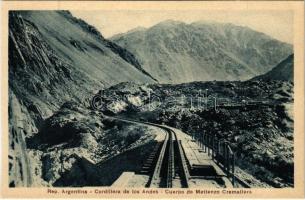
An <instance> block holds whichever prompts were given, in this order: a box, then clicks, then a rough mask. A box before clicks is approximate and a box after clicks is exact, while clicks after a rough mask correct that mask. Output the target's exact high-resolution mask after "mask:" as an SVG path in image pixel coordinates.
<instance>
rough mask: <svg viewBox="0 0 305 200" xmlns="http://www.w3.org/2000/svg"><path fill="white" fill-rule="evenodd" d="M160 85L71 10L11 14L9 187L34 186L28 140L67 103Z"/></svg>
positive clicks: (116, 46)
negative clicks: (124, 87) (107, 89)
mask: <svg viewBox="0 0 305 200" xmlns="http://www.w3.org/2000/svg"><path fill="white" fill-rule="evenodd" d="M131 80H132V81H135V82H149V83H153V82H155V80H153V78H152V77H151V76H150V75H149V74H148V73H147V72H145V71H144V70H143V69H142V67H141V65H140V64H139V62H138V61H137V59H136V58H135V56H134V55H133V54H132V53H130V52H129V51H127V50H126V49H124V48H122V47H120V46H118V45H117V44H114V43H113V42H111V41H109V40H106V39H105V38H103V36H102V35H101V34H100V33H99V32H98V31H97V30H96V29H95V28H94V27H92V26H90V25H88V24H86V23H85V22H84V21H82V20H80V19H76V18H74V17H73V16H72V15H71V14H70V13H69V12H67V11H11V12H10V13H9V96H10V98H9V122H10V137H9V142H10V154H9V163H10V186H12V187H13V186H29V185H31V180H30V178H29V177H28V176H27V175H28V174H29V173H30V172H29V171H30V169H29V168H28V166H29V165H27V160H28V158H27V152H26V149H27V147H26V144H25V142H24V139H25V138H27V137H30V136H32V135H33V134H36V133H37V132H39V130H40V129H41V128H42V127H43V124H44V120H45V119H46V118H48V117H50V116H51V115H52V114H53V113H54V112H55V111H57V110H58V109H60V107H61V105H62V104H63V103H64V102H66V101H70V100H71V101H74V102H77V103H79V104H82V105H84V104H86V103H85V102H87V101H86V100H88V99H89V98H91V96H92V94H94V92H95V91H96V90H97V89H100V88H103V87H104V86H109V85H112V84H115V83H119V82H121V81H131Z"/></svg>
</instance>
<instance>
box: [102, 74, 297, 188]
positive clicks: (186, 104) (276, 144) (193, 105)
mask: <svg viewBox="0 0 305 200" xmlns="http://www.w3.org/2000/svg"><path fill="white" fill-rule="evenodd" d="M206 89H208V90H206ZM102 94H103V96H102V101H103V103H104V104H105V105H107V104H109V103H111V102H113V101H114V100H115V101H116V102H120V103H121V104H123V103H124V104H125V105H126V106H125V109H122V110H120V112H113V110H111V109H109V108H107V107H102V108H101V110H103V111H105V112H106V111H108V112H112V113H113V114H120V113H121V114H122V115H123V116H128V117H129V118H133V117H134V118H135V119H137V120H139V119H140V120H141V121H149V122H154V123H158V124H166V125H169V126H172V127H176V128H178V129H180V130H183V131H184V132H185V133H188V134H190V135H191V134H198V133H202V132H203V131H204V132H205V133H209V134H211V135H214V136H216V137H218V138H221V139H225V140H227V141H229V143H230V145H231V148H232V150H233V151H234V152H235V153H236V154H235V155H236V166H238V167H240V168H241V169H243V170H245V171H246V172H247V173H248V174H251V175H252V176H253V177H254V178H255V179H257V182H262V183H264V185H265V184H267V185H268V186H269V187H292V186H293V182H294V181H293V177H294V161H293V142H294V134H293V133H294V117H293V101H294V93H293V82H291V81H282V80H270V81H257V80H255V81H245V82H241V81H213V82H192V83H183V84H177V85H175V84H151V85H141V84H130V83H120V84H118V85H115V86H112V87H110V88H107V89H105V90H103V91H102ZM130 97H133V98H134V99H138V102H142V103H141V104H134V103H132V102H130V101H129V99H130ZM214 98H215V99H216V100H217V101H216V102H217V103H216V104H217V106H216V108H217V110H215V103H214V102H215V101H214ZM107 109H108V110H107ZM283 171H285V173H283ZM237 175H239V174H237ZM248 183H249V184H250V185H251V186H252V187H261V185H256V183H255V182H253V181H248ZM254 183H255V184H254ZM263 187H265V186H263Z"/></svg>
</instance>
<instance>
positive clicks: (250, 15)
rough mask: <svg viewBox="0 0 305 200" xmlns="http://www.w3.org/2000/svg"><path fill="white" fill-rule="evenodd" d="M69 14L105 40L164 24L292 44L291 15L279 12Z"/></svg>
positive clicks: (197, 11)
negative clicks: (214, 26)
mask: <svg viewBox="0 0 305 200" xmlns="http://www.w3.org/2000/svg"><path fill="white" fill-rule="evenodd" d="M71 12H72V14H73V15H74V16H75V17H77V18H81V19H83V20H85V21H86V22H87V23H89V24H91V25H93V26H95V27H96V28H97V29H98V30H99V31H100V32H101V33H102V35H103V36H104V37H106V38H109V37H111V36H113V35H115V34H118V33H125V32H127V31H129V30H131V29H134V28H137V27H145V28H149V27H151V26H153V25H155V24H157V23H159V22H161V21H164V20H168V19H171V20H176V21H182V22H185V23H192V22H196V21H208V22H211V21H212V22H221V23H233V24H235V25H239V26H247V27H249V28H251V29H253V30H256V31H259V32H263V33H265V34H267V35H269V36H271V37H273V38H275V39H278V40H280V41H283V42H287V43H290V44H292V43H293V12H292V11H288V10H287V11H285V10H280V11H279V10H278V11H271V10H269V11H268V10H265V11H249V10H248V11H216V10H215V11H211V10H209V11H206V10H194V11H192V10H187V11H173V10H171V11H158V10H155V11H150V10H148V11H143V10H139V11H137V10H129V11H128V10H121V11H109V10H105V11H103V10H99V11H71Z"/></svg>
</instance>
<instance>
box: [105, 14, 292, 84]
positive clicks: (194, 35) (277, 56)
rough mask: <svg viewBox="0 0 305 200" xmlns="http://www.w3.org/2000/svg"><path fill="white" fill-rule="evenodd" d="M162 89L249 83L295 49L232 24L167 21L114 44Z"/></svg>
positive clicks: (134, 31)
mask: <svg viewBox="0 0 305 200" xmlns="http://www.w3.org/2000/svg"><path fill="white" fill-rule="evenodd" d="M111 40H112V41H114V42H116V43H117V44H119V45H120V46H122V47H124V48H127V49H128V50H130V51H131V52H132V53H133V54H134V55H135V56H136V57H137V58H138V59H139V61H140V63H141V65H142V66H143V68H144V69H145V70H146V71H147V72H148V73H150V74H151V75H152V76H153V77H155V78H156V79H158V80H159V81H160V82H163V83H168V82H170V83H181V82H189V81H206V80H214V79H216V80H246V79H249V78H251V77H253V76H256V75H259V74H262V73H265V72H267V71H269V70H270V69H271V68H272V67H273V66H274V65H276V64H277V63H279V62H280V61H281V60H282V59H284V58H285V57H287V56H288V55H290V54H291V53H292V46H291V45H290V44H286V43H283V42H280V41H277V40H275V39H273V38H271V37H269V36H267V35H265V34H263V33H259V32H256V31H253V30H251V29H249V28H247V27H240V26H236V25H233V24H217V23H215V24H212V23H202V22H196V23H192V24H185V23H183V22H177V21H172V20H167V21H164V22H161V23H159V24H157V25H155V26H153V27H151V28H149V29H140V30H132V31H129V32H127V33H126V34H119V35H117V36H113V37H112V38H111Z"/></svg>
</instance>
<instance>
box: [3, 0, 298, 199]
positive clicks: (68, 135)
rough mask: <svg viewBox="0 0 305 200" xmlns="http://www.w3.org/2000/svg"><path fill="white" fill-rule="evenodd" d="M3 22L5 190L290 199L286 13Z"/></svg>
mask: <svg viewBox="0 0 305 200" xmlns="http://www.w3.org/2000/svg"><path fill="white" fill-rule="evenodd" d="M7 20H8V24H7V25H6V26H7V36H6V38H7V44H8V53H7V56H8V57H7V62H8V68H7V75H8V77H7V82H8V83H7V84H8V91H7V94H6V95H7V99H8V105H7V107H6V108H4V109H6V110H8V116H7V117H8V133H5V132H4V135H6V134H7V140H8V141H7V147H8V149H7V150H6V151H7V155H5V154H2V155H3V157H4V156H6V157H7V159H8V160H7V165H8V166H7V168H6V169H7V170H3V171H2V174H5V173H6V176H7V182H4V184H7V186H8V189H15V188H16V189H18V188H45V191H46V192H45V193H46V194H52V193H55V194H56V193H58V191H60V193H63V194H65V193H70V192H71V193H74V194H75V193H83V194H86V193H87V192H88V193H91V191H90V189H89V190H86V189H85V188H87V187H89V188H90V187H94V188H100V189H101V188H103V190H101V191H99V189H95V190H92V192H93V193H95V194H98V193H105V192H107V191H108V192H109V191H110V193H113V194H115V193H116V191H117V192H118V193H119V191H120V190H119V189H120V188H121V189H122V188H127V189H132V188H135V189H139V192H140V193H142V194H143V192H144V191H146V192H147V193H154V192H156V193H157V194H164V191H163V190H162V191H163V193H160V192H159V193H158V191H159V190H157V189H158V188H161V189H162V188H163V189H171V190H165V194H176V195H177V194H184V195H185V194H187V191H186V190H179V189H188V188H189V189H194V190H193V191H192V192H194V193H193V194H195V193H196V194H201V195H202V194H210V193H213V192H216V193H217V195H219V194H222V195H226V194H231V195H232V194H235V195H238V194H240V195H244V194H248V195H250V194H251V193H252V190H251V189H274V188H278V189H294V188H295V184H296V174H295V173H298V172H296V166H295V165H296V163H295V159H296V154H295V153H296V152H295V149H296V146H295V141H296V139H297V138H298V137H301V139H302V136H300V135H299V134H298V135H296V126H295V125H296V124H295V120H296V114H295V113H296V112H298V110H296V109H299V108H300V109H302V108H304V107H295V100H296V99H297V98H298V97H300V100H301V99H302V98H303V92H304V91H300V90H299V89H296V88H295V87H296V78H295V77H296V76H295V75H294V74H295V71H296V67H298V68H303V66H301V65H296V61H295V60H298V62H301V63H302V62H303V60H302V58H301V57H299V58H298V57H296V56H295V54H296V55H299V54H300V52H298V53H296V50H295V45H296V43H295V41H297V39H296V32H295V24H296V22H295V20H298V19H296V18H295V11H294V10H293V9H256V10H254V9H253V10H251V9H249V10H247V9H241V10H234V9H232V10H220V9H204V10H203V9H191V8H190V9H183V10H178V9H167V10H166V9H158V8H157V7H156V8H155V9H147V10H145V9H136V8H134V9H122V10H121V9H112V10H111V9H103V8H102V7H99V8H95V9H94V8H91V9H88V8H87V7H86V8H85V9H82V8H81V7H79V8H78V9H65V7H64V6H63V7H60V9H48V10H44V9H10V10H8V12H7ZM3 26H5V24H4V25H3ZM303 37H304V36H303ZM300 39H302V38H300ZM295 57H296V59H295ZM301 72H302V71H301ZM302 81H303V80H302ZM300 92H302V93H300ZM296 93H297V95H298V96H295V95H296ZM298 105H300V103H298ZM301 106H304V104H303V103H302V105H301ZM303 110H304V109H303ZM302 117H303V116H302ZM299 119H300V118H299ZM298 130H300V129H298ZM301 134H304V133H301ZM300 142H301V143H302V142H303V141H300ZM302 144H303V143H302ZM302 148H304V147H302ZM299 150H302V149H300V148H299ZM4 152H5V151H4ZM298 155H301V156H303V157H304V155H303V154H298ZM300 159H301V158H300ZM299 164H300V163H299ZM303 167H304V165H303ZM298 169H300V168H298ZM302 170H303V169H302ZM299 178H302V177H298V179H299ZM56 188H60V190H56ZM65 188H67V190H65ZM68 188H70V189H71V188H72V189H71V190H68ZM73 188H74V190H73ZM82 188H83V189H84V190H82ZM105 188H106V189H107V188H108V189H109V190H108V189H107V190H104V189H105ZM144 188H147V189H149V190H143V191H142V189H144ZM53 189H54V190H53ZM75 189H77V190H75ZM116 189H118V190H116ZM176 189H177V190H176ZM136 191H137V190H133V193H136ZM219 192H220V193H219ZM303 192H304V191H303ZM216 193H215V194H216ZM256 195H259V194H256ZM155 197H156V196H155Z"/></svg>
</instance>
